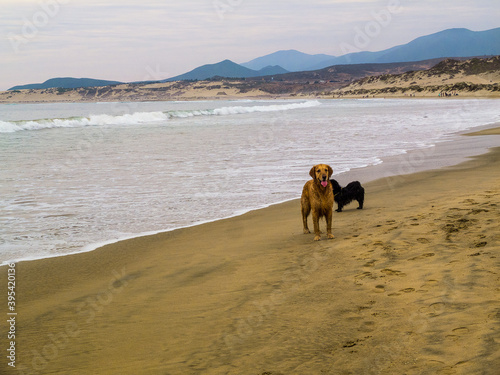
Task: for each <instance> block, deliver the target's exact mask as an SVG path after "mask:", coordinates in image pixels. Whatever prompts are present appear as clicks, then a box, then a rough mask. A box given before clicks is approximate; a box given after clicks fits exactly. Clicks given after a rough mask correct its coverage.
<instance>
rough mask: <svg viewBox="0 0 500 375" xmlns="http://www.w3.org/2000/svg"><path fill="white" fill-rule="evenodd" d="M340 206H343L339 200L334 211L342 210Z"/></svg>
mask: <svg viewBox="0 0 500 375" xmlns="http://www.w3.org/2000/svg"><path fill="white" fill-rule="evenodd" d="M342 207H343V206H342V203H340V202H339V203H338V204H337V209H336V210H335V211H337V212H342Z"/></svg>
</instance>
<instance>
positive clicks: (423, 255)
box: [408, 253, 436, 260]
mask: <svg viewBox="0 0 500 375" xmlns="http://www.w3.org/2000/svg"><path fill="white" fill-rule="evenodd" d="M434 255H436V254H434V253H425V254H422V255H419V256H416V257H414V258H410V259H408V260H420V259H425V258H430V257H433V256H434Z"/></svg>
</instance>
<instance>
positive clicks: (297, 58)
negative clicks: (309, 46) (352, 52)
mask: <svg viewBox="0 0 500 375" xmlns="http://www.w3.org/2000/svg"><path fill="white" fill-rule="evenodd" d="M334 58H335V56H329V55H321V54H320V55H309V54H307V53H303V52H299V51H296V50H293V49H292V50H286V51H278V52H274V53H271V54H270V55H266V56H262V57H258V58H256V59H253V60H251V61H249V62H246V63H243V64H241V66H244V67H246V68H250V69H254V70H259V69H262V68H263V67H265V66H269V65H279V66H281V67H283V68H285V69H286V70H288V71H290V72H299V71H301V70H310V68H311V67H314V66H321V67H322V68H323V67H326V66H328V65H324V66H322V65H323V63H324V62H325V61H329V60H332V59H334ZM330 65H332V64H330ZM318 69H321V68H318Z"/></svg>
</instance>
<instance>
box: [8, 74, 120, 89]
mask: <svg viewBox="0 0 500 375" xmlns="http://www.w3.org/2000/svg"><path fill="white" fill-rule="evenodd" d="M120 83H122V82H117V81H105V80H100V79H92V78H71V77H64V78H52V79H49V80H47V81H45V82H44V83H33V84H29V85H20V86H14V87H11V88H10V89H9V90H28V89H51V88H56V87H57V88H64V89H75V88H78V87H98V86H109V85H118V84H120Z"/></svg>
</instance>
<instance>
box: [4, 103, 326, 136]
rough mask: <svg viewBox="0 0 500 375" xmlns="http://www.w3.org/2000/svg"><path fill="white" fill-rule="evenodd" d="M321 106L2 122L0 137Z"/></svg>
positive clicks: (208, 110) (242, 108)
mask: <svg viewBox="0 0 500 375" xmlns="http://www.w3.org/2000/svg"><path fill="white" fill-rule="evenodd" d="M318 105H321V103H320V102H319V101H317V100H310V101H306V102H302V103H290V104H274V105H260V106H248V107H245V106H234V107H221V108H215V109H205V110H187V111H166V112H160V111H157V112H135V113H132V114H124V115H107V114H101V115H90V116H88V117H70V118H51V119H41V120H22V121H1V120H0V133H14V132H18V131H23V130H41V129H52V128H76V127H84V126H103V125H138V124H145V123H155V122H162V121H166V120H169V119H171V118H188V117H195V116H227V115H237V114H244V113H255V112H276V111H288V110H292V109H300V108H310V107H316V106H318Z"/></svg>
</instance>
